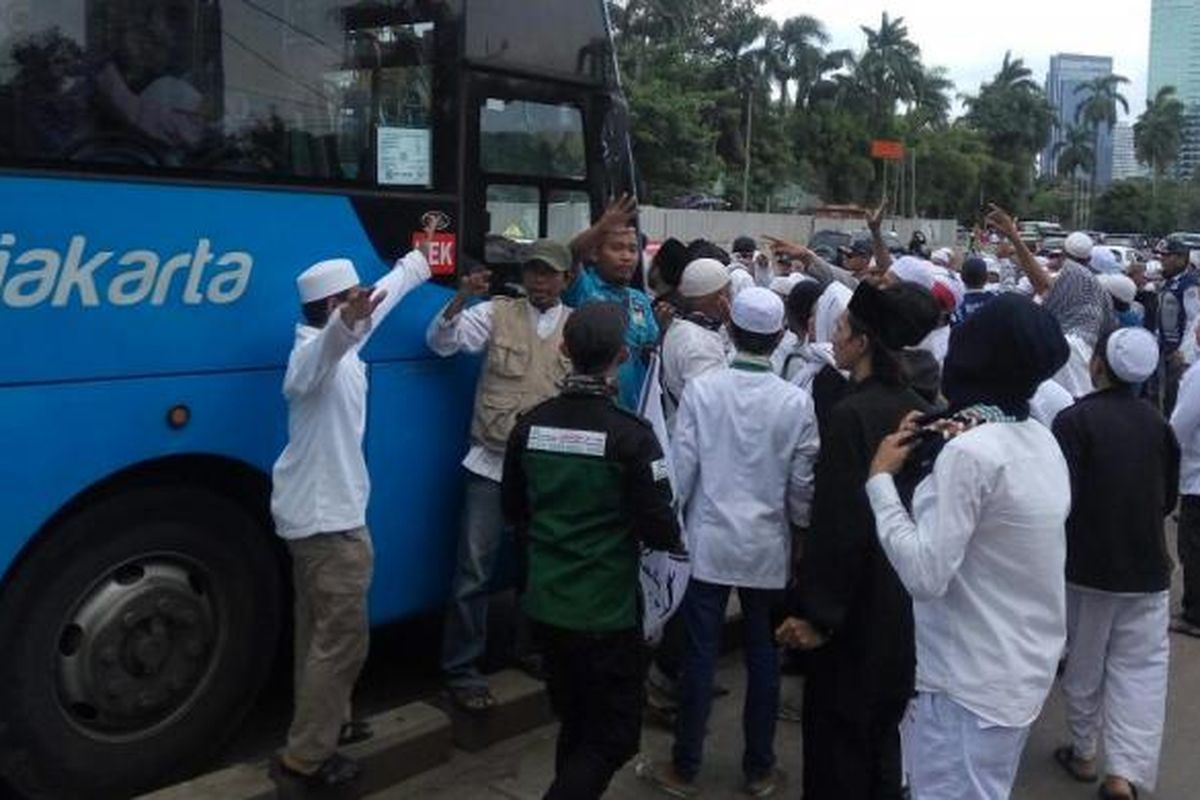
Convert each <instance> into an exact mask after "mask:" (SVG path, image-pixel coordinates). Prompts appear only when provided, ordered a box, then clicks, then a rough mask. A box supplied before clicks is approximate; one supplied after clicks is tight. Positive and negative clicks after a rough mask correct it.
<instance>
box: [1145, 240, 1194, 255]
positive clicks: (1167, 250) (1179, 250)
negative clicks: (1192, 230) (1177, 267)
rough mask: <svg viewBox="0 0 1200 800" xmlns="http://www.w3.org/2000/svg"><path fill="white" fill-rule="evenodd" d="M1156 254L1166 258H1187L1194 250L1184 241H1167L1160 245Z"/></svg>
mask: <svg viewBox="0 0 1200 800" xmlns="http://www.w3.org/2000/svg"><path fill="white" fill-rule="evenodd" d="M1154 252H1156V253H1158V254H1159V255H1164V256H1186V255H1188V254H1190V253H1191V252H1192V248H1190V247H1188V244H1187V242H1185V241H1183V240H1182V239H1167V240H1165V241H1163V242H1161V243H1159V245H1158V247H1156V248H1154Z"/></svg>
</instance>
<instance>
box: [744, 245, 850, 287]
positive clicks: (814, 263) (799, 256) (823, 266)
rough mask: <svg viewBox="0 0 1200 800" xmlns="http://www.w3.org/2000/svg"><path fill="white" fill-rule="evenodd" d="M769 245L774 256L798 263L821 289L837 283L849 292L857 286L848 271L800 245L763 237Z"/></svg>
mask: <svg viewBox="0 0 1200 800" xmlns="http://www.w3.org/2000/svg"><path fill="white" fill-rule="evenodd" d="M763 238H765V239H766V240H767V242H768V243H770V245H771V252H773V253H774V254H775V255H777V256H778V255H787V256H790V257H792V258H793V259H795V260H796V261H799V262H800V265H801V267H802V268H803V271H804V273H805V274H807V275H808V276H809V277H810V278H812V279H813V280H815V281H816V282H817V283H819V284H821V286H822V288H823V287H825V286H828V285H829V284H831V283H833V282H834V281H837V282H838V283H840V284H842V285H843V286H845V287H847V288H848V289H850V290H851V291H854V289H855V288H857V286H858V279H857V278H855V277H854V275H853V274H851V272H850V270H847V269H842V268H841V267H837V266H834V265H833V264H830V263H829V262H828V261H826V260H825V259H823V258H821V257H820V256H819V255H817V254H816V253H814V252H813V251H812V250H809V249H808V248H807V247H805V246H804V245H802V244H796V243H795V242H789V241H788V240H787V239H777V238H775V237H774V236H765V237H763Z"/></svg>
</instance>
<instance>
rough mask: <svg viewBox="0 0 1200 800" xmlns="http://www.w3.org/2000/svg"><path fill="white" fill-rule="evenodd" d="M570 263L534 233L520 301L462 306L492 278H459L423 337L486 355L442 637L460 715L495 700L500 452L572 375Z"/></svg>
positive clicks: (447, 350)
mask: <svg viewBox="0 0 1200 800" xmlns="http://www.w3.org/2000/svg"><path fill="white" fill-rule="evenodd" d="M570 268H571V253H570V251H569V250H568V249H567V247H566V246H565V245H563V244H560V243H558V242H555V241H553V240H550V239H539V240H538V241H536V242H534V243H533V244H532V245H531V246H530V248H529V252H528V255H527V258H526V261H525V264H524V267H523V269H522V282H523V284H524V287H525V297H523V298H510V297H494V298H492V299H490V300H485V301H483V302H481V303H477V304H476V305H473V306H471V307H470V308H465V306H466V304H467V301H468V299H469V298H470V297H473V296H483V295H486V294H487V291H488V279H489V277H490V275H489V273H488V272H486V271H480V272H474V273H471V274H468V275H465V276H463V277H462V279H461V280H460V282H459V289H458V293H457V294H456V295H455V296H454V299H453V300H451V301H450V302H449V304H447V305H446V307H445V309H443V310H442V312H441V313H440V314H438V315H437V316H436V317H435V318H434V319H433V322H431V323H430V325H429V330H428V332H427V333H426V337H425V340H426V342H427V343H428V345H429V349H431V350H433V352H435V353H437V354H438V355H440V356H450V355H453V354H455V353H458V352H460V351H466V352H468V353H486V357H485V359H484V364H483V370H482V372H481V373H480V376H479V388H478V391H477V394H476V397H475V415H474V418H473V419H472V420H471V447H470V450H469V451H468V452H467V456H466V458H464V459H463V462H462V463H463V467H464V468H465V469H466V471H467V475H466V499H465V503H464V505H463V516H462V526H461V528H460V531H459V539H458V566H457V568H456V570H455V573H454V583H453V586H452V590H451V597H450V602H449V605H448V609H447V614H446V624H445V632H444V635H443V640H442V670H443V672H444V673H445V675H446V683H447V686H448V689H449V692H450V697H451V700H452V701H453V702H454V703H455V705H457V706H458V707H459V708H462V709H463V710H465V711H472V712H478V711H485V710H487V709H489V708H491V707H492V706H493V705H495V703H496V700H495V697H493V696H492V693H491V691H490V690H489V689H488V685H487V681H486V680H485V679H484V677H483V675H482V673H481V672H480V671H479V664H478V662H479V659H480V657H481V656H482V655H483V651H484V644H485V642H486V638H487V635H486V634H487V627H486V625H487V591H488V585H489V583H491V581H492V578H493V574H494V572H495V569H496V562H497V558H498V556H499V553H500V548H501V543H502V541H503V532H504V518H503V515H502V514H501V510H500V479H501V477H502V476H503V470H504V449H505V445H506V444H507V442H508V435H509V433H510V432H511V431H512V429H513V426H514V425H515V424H516V421H517V417H518V415H520V414H522V413H524V412H525V411H528V410H529V409H531V408H533V407H534V406H536V405H538V404H539V403H541V402H542V401H543V400H547V399H549V398H551V397H554V396H556V395H557V394H558V390H559V383H560V382H561V381H562V379H563V378H565V377H566V375H567V373H568V372H569V371H570V363H569V362H568V361H567V358H566V356H565V355H563V353H562V350H561V344H562V337H563V323H564V322H565V321H566V319H567V314H568V313H569V309H567V308H566V306H564V305H563V304H562V302H561V300H560V299H559V296H560V295H561V294H562V292H563V290H564V289H565V288H566V285H567V278H568V276H569V275H570ZM464 308H465V310H464Z"/></svg>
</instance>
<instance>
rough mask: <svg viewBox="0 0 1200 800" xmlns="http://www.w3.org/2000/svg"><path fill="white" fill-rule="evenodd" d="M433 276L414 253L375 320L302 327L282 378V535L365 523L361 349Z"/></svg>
mask: <svg viewBox="0 0 1200 800" xmlns="http://www.w3.org/2000/svg"><path fill="white" fill-rule="evenodd" d="M428 278H429V263H428V262H427V261H426V260H425V256H424V255H422V254H421V252H420V251H418V250H414V251H412V252H411V253H409V254H408V255H406V256H404V258H402V259H400V260H399V261H397V262H396V264H395V266H394V267H393V268H392V269H391V270H390V271H389V272H388V273H387V274H386V275H384V276H383V277H382V278H380V279H379V280H378V281H376V282H375V290H376V292H378V291H380V290H383V291H386V292H387V296H386V297H385V298H384V299H383V301H382V302H381V303H380V304H379V306H378V307H377V308H376V309H375V311H374V312H373V313H372V314H371V318H370V319H368V320H363V321H361V322H359V323H358V324H357V325H356V326H355V327H354V328H353V329H351V328H350V327H349V326H348V325H347V324H346V323H345V322H344V321H343V320H342V315H341V309H340V308H338V309H337V310H335V311H334V312H333V314H332V315H331V316H330V318H329V321H328V322H326V323H325V326H324V327H322V328H314V327H312V326H310V325H297V326H296V339H295V342H294V343H293V345H292V353H291V356H290V357H289V358H288V366H287V374H286V375H285V376H284V379H283V395H284V397H285V398H287V401H288V443H287V446H286V447H285V448H284V450H283V453H282V454H281V455H280V456H279V458H278V460H276V462H275V467H274V469H273V470H272V489H271V515H272V516H273V517H274V518H275V530H276V532H277V533H278V534H279V535H280V536H282V537H283V538H285V539H303V538H304V537H306V536H312V535H314V534H318V533H332V532H336V531H347V530H351V529H353V528H358V527H361V526H363V525H365V524H366V515H367V500H368V498H369V496H370V492H371V482H370V478H369V476H368V475H367V463H366V459H365V458H364V457H363V449H362V442H363V433H364V431H365V430H366V421H367V366H366V364H364V363H363V361H362V359H361V358H359V357H358V352H359V350H361V349H362V347H363V345H364V344H366V343H367V340H368V339H369V338H370V336H371V333H372V332H373V331H374V330H375V329H376V328H377V327H378V326H379V324H380V323H381V322H382V321H383V319H384V318H385V317H386V316H387V315H388V314H389V313H391V311H392V309H394V308H395V307H396V305H397V304H398V303H399V302H400V300H401V299H402V298H403V297H404V295H406V294H408V292H409V291H410V290H412V289H413V288H414V287H415V286H417V285H419V284H420V283H422V282H424V281H425V280H427V279H428Z"/></svg>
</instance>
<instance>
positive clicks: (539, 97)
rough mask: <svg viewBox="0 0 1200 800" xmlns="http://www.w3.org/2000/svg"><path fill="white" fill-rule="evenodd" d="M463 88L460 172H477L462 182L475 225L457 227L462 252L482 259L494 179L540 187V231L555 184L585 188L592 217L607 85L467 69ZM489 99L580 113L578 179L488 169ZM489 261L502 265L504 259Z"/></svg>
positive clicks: (465, 214)
mask: <svg viewBox="0 0 1200 800" xmlns="http://www.w3.org/2000/svg"><path fill="white" fill-rule="evenodd" d="M466 77H467V80H466V82H465V86H464V87H463V92H462V102H463V109H464V113H463V114H462V115H461V117H460V118H461V120H462V123H463V129H462V145H463V173H464V175H465V174H467V172H468V171H470V172H472V173H474V174H475V175H477V180H475V181H473V182H467V181H464V185H463V192H462V204H463V205H462V209H463V211H462V219H463V221H464V223H465V222H466V221H467V220H475V221H476V223H475V225H474V229H471V228H467V227H464V229H463V230H462V231H461V236H462V241H461V242H460V244H459V247H460V251H461V252H464V253H468V254H470V255H471V256H473V257H474V258H477V259H480V260H483V256H484V245H485V241H486V239H487V236H488V234H489V231H488V230H487V228H488V222H487V188H488V186H490V185H493V184H504V185H515V186H531V187H534V188H536V189H537V190H538V236H539V237H541V236H544V235H545V232H546V230H547V229H548V217H549V196H550V192H551V191H553V190H555V189H562V190H567V191H580V192H585V193H586V194H587V196H588V199H589V209H588V210H589V215H590V216H591V217H592V218H593V219H594V218H595V216H596V213H597V209H598V208H599V207H600V204H601V202H602V201H601V198H600V195H601V193H602V192H603V185H602V181H603V177H604V176H603V170H604V162H603V158H602V156H601V154H600V147H601V145H602V144H603V141H602V133H603V132H602V128H601V124H600V123H601V121H602V120H603V104H604V102H605V100H606V97H607V90H605V89H604V88H602V87H599V86H596V85H594V84H592V85H585V84H580V83H577V82H574V81H563V80H558V79H550V78H545V77H542V78H531V77H528V76H526V75H524V74H521V75H515V74H512V73H510V72H505V71H493V70H487V69H478V68H476V69H474V70H470V71H469V72H468V73H467V75H466ZM489 99H493V100H503V101H505V102H516V101H526V102H531V103H542V104H545V105H552V106H560V105H569V106H573V107H575V108H576V109H578V110H579V112H580V118H581V121H582V123H583V136H584V155H585V158H584V168H585V174H584V176H583V177H582V178H564V177H559V176H550V175H526V174H513V173H506V172H487V171H485V170H484V169H483V166H482V140H483V131H482V114H481V110H482V109H483V107H484V105H485V104H486V103H487V101H488V100H489ZM489 266H495V267H506V266H512V265H507V264H494V265H489Z"/></svg>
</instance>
